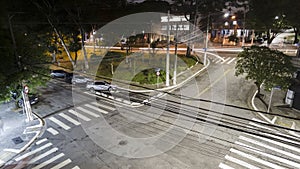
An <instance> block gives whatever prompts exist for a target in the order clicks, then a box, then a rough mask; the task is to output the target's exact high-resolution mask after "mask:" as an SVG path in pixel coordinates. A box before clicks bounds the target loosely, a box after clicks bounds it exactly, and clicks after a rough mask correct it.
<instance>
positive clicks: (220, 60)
mask: <svg viewBox="0 0 300 169" xmlns="http://www.w3.org/2000/svg"><path fill="white" fill-rule="evenodd" d="M222 61H223V60H221V59H220V60H218V61H217V62H215V63H220V62H222Z"/></svg>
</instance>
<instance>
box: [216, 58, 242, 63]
mask: <svg viewBox="0 0 300 169" xmlns="http://www.w3.org/2000/svg"><path fill="white" fill-rule="evenodd" d="M223 59H224V61H223V60H222V59H219V58H217V59H216V58H214V59H213V60H212V62H213V63H215V64H231V63H236V62H234V61H235V60H236V59H237V58H236V57H234V58H232V57H226V58H224V57H223Z"/></svg>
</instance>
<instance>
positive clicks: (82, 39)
mask: <svg viewBox="0 0 300 169" xmlns="http://www.w3.org/2000/svg"><path fill="white" fill-rule="evenodd" d="M80 34H81V48H82V51H83V57H84V68H85V70H88V69H89V61H88V59H87V54H86V50H85V46H84V45H85V43H84V31H83V28H82V26H81V25H80ZM93 38H95V37H93Z"/></svg>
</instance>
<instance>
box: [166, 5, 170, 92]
mask: <svg viewBox="0 0 300 169" xmlns="http://www.w3.org/2000/svg"><path fill="white" fill-rule="evenodd" d="M169 26H170V11H168V24H167V56H166V86H170V77H169V74H170V70H169V69H170V28H169Z"/></svg>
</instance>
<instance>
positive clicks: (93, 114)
mask: <svg viewBox="0 0 300 169" xmlns="http://www.w3.org/2000/svg"><path fill="white" fill-rule="evenodd" d="M76 108H77V109H78V110H80V111H82V112H84V113H86V114H88V115H91V116H94V117H100V116H99V115H98V114H95V113H93V112H91V111H89V110H86V109H84V108H83V107H76Z"/></svg>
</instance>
